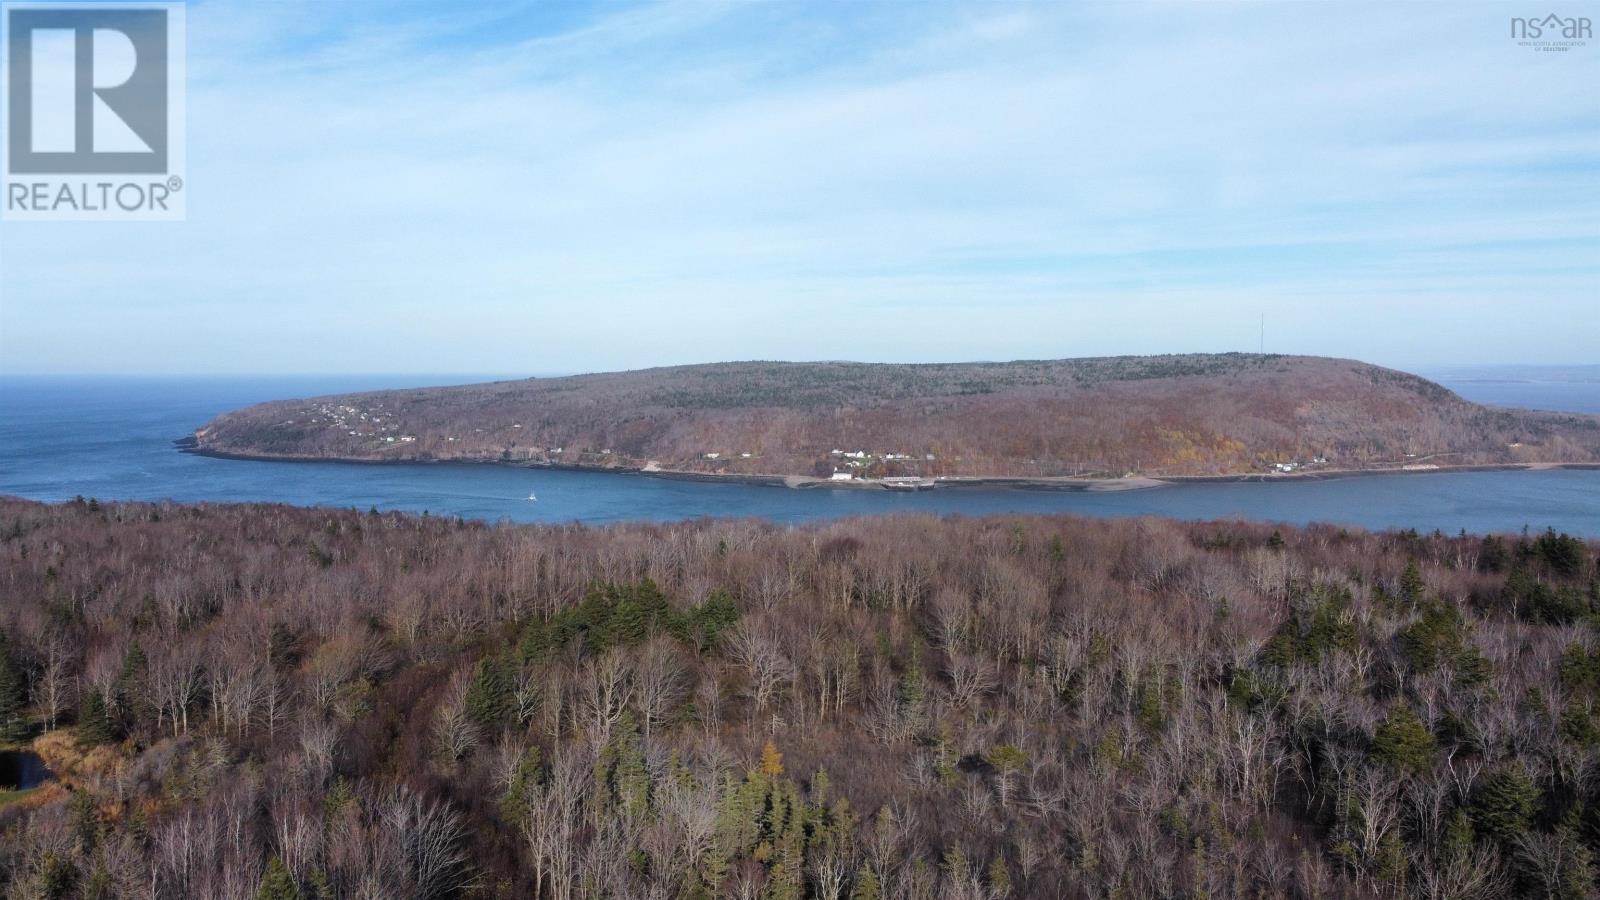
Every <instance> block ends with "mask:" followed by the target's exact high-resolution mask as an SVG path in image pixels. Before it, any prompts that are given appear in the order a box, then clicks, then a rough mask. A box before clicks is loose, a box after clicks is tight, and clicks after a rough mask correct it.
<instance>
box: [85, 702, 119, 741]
mask: <svg viewBox="0 0 1600 900" xmlns="http://www.w3.org/2000/svg"><path fill="white" fill-rule="evenodd" d="M116 739H117V727H116V723H114V722H112V721H111V714H110V713H109V712H108V711H107V710H106V701H105V698H104V697H102V696H101V695H100V692H99V691H98V690H91V691H89V693H88V695H87V696H85V697H84V698H83V708H82V709H81V710H79V712H78V741H79V742H80V743H82V744H85V745H88V746H90V747H94V746H98V745H100V744H109V743H111V742H112V741H114V740H116Z"/></svg>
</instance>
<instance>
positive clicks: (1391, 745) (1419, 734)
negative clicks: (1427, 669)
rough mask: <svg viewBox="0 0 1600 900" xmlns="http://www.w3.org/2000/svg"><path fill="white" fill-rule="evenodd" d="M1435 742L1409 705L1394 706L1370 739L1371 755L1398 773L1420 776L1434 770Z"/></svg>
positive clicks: (1436, 746) (1399, 704)
mask: <svg viewBox="0 0 1600 900" xmlns="http://www.w3.org/2000/svg"><path fill="white" fill-rule="evenodd" d="M1437 749H1438V742H1437V741H1435V740H1434V737H1433V735H1432V734H1430V733H1429V732H1428V729H1427V728H1426V727H1425V726H1424V725H1423V724H1422V720H1421V719H1419V718H1417V714H1416V713H1415V712H1413V711H1412V709H1411V707H1410V705H1408V704H1406V703H1403V702H1401V703H1396V704H1394V705H1393V706H1391V707H1389V714H1388V715H1387V716H1385V717H1384V719H1383V721H1382V722H1380V723H1379V724H1378V729H1377V732H1376V733H1375V734H1374V735H1373V736H1372V755H1373V756H1374V757H1376V758H1377V759H1378V760H1379V761H1380V762H1382V763H1383V764H1384V765H1387V766H1389V767H1390V768H1392V769H1395V770H1397V771H1400V772H1406V773H1412V772H1423V771H1426V770H1427V769H1429V768H1431V767H1432V766H1433V754H1434V751H1436V750H1437Z"/></svg>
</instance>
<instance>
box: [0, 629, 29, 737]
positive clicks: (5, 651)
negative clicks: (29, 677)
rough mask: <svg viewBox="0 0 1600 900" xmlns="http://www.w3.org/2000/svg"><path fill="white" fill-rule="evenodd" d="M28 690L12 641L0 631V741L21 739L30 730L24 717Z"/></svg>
mask: <svg viewBox="0 0 1600 900" xmlns="http://www.w3.org/2000/svg"><path fill="white" fill-rule="evenodd" d="M27 700H28V697H27V692H26V689H25V686H24V684H23V680H22V668H21V667H20V666H19V665H17V661H16V659H15V657H14V656H13V654H12V650H11V642H10V641H9V640H8V639H7V638H6V636H5V634H3V633H0V742H6V741H20V740H22V739H23V738H24V737H25V736H26V735H27V731H28V723H27V721H26V720H25V719H24V718H23V707H24V706H25V705H26V704H27Z"/></svg>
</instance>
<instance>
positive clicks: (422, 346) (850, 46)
mask: <svg viewBox="0 0 1600 900" xmlns="http://www.w3.org/2000/svg"><path fill="white" fill-rule="evenodd" d="M1552 9H1554V10H1555V11H1557V12H1560V13H1562V14H1563V15H1569V16H1570V15H1588V16H1590V17H1591V18H1593V19H1595V20H1596V21H1597V22H1600V3H1594V2H1591V3H1586V4H1585V3H1570V2H1565V0H1562V2H1558V3H1557V4H1556V5H1555V6H1554V7H1552ZM1549 11H1550V10H1547V9H1545V8H1544V7H1543V6H1540V7H1537V8H1534V7H1529V6H1528V5H1527V3H1526V2H1516V3H1510V4H1500V3H1475V2H1468V3H1444V2H1439V3H1394V2H1386V3H1380V4H1351V3H1313V2H1283V3H1270V4H1269V3H1248V4H1234V3H1223V2H1204V3H1199V2H1196V3H1182V4H1153V3H1104V4H1100V3H1091V4H1079V3H1074V4H1068V3H1041V4H1010V3H985V4H977V5H947V4H935V3H920V2H919V3H910V2H906V3H898V2H895V3H891V2H876V3H865V4H845V3H824V4H804V5H802V4H799V3H793V4H790V3H776V2H769V3H743V4H718V3H710V2H698V0H697V2H686V3H666V4H637V5H632V4H630V5H623V4H605V5H588V4H550V3H538V4H526V5H517V4H508V3H484V4H482V5H474V4H467V3H449V4H421V3H405V2H400V3H390V2H372V3H367V2H361V0H338V2H332V0H328V2H262V3H242V2H230V3H220V2H197V3H192V4H191V5H190V6H189V13H188V95H189V96H188V115H187V130H188V159H189V165H188V168H189V177H188V179H187V181H188V187H187V188H186V190H187V192H188V194H187V196H188V220H187V222H184V223H181V224H116V225H103V224H94V223H49V224H36V223H25V224H22V223H4V224H0V372H107V373H153V372H161V373H177V372H196V373H251V372H262V373H267V372H271V373H278V372H285V373H288V372H419V371H429V372H444V371H471V372H487V371H495V372H506V373H519V372H527V373H534V372H558V371H587V370H599V369H614V368H635V367H640V366H647V365H658V364H669V363H681V362H705V361H714V360H724V359H749V358H783V359H823V358H848V359H862V360H883V361H918V360H961V359H1009V358H1022V357H1029V358H1037V357H1063V356H1084V355H1103V354H1118V353H1158V352H1174V351H1220V350H1253V349H1254V348H1255V346H1256V342H1257V329H1258V327H1259V317H1260V315H1261V314H1262V313H1265V314H1266V317H1267V348H1268V349H1269V350H1274V351H1282V352H1296V353H1315V354H1324V355H1334V356H1348V357H1357V358H1362V359H1367V360H1371V361H1374V362H1380V363H1385V364H1391V365H1400V366H1411V367H1420V366H1428V365H1437V364H1442V363H1477V362H1486V363H1492V362H1564V363H1575V362H1600V91H1597V90H1596V89H1595V86H1596V85H1597V84H1600V43H1597V42H1595V41H1591V42H1590V44H1589V46H1588V47H1585V48H1580V49H1579V50H1576V51H1573V52H1569V53H1537V52H1533V51H1531V50H1529V49H1527V48H1525V47H1519V46H1517V45H1516V43H1515V42H1514V41H1512V40H1511V39H1510V38H1509V24H1508V22H1509V18H1510V17H1511V16H1517V15H1522V16H1527V15H1533V14H1535V13H1537V14H1540V15H1542V14H1544V13H1547V12H1549Z"/></svg>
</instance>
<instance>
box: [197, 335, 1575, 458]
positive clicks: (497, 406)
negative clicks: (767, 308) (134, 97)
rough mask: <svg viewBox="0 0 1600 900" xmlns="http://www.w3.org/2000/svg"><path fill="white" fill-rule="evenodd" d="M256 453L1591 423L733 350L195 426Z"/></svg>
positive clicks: (1103, 449) (850, 446)
mask: <svg viewBox="0 0 1600 900" xmlns="http://www.w3.org/2000/svg"><path fill="white" fill-rule="evenodd" d="M195 439H196V443H197V446H198V448H199V449H200V450H202V451H207V452H215V453H227V454H236V455H242V456H265V457H271V456H276V457H310V458H328V459H350V460H363V461H376V460H396V461H402V460H499V461H507V462H529V463H543V464H560V465H580V466H595V467H645V466H647V465H651V464H654V465H655V466H657V467H660V468H664V469H675V470H686V471H704V472H729V473H768V474H804V475H824V476H825V475H828V474H830V473H832V472H834V471H850V472H853V473H855V474H857V475H905V474H920V475H965V476H1019V477H1045V476H1059V475H1086V476H1090V475H1099V476H1104V475H1123V474H1126V473H1129V472H1138V473H1141V474H1149V475H1208V474H1233V473H1246V472H1261V471H1268V470H1281V469H1282V468H1283V467H1290V468H1292V469H1293V470H1296V471H1301V470H1315V469H1318V468H1339V469H1351V468H1370V467H1385V466H1397V465H1459V464H1478V463H1513V462H1594V461H1600V418H1596V417H1592V416H1578V415H1556V414H1547V413H1532V412H1526V411H1520V410H1499V409H1490V408H1486V407H1482V406H1478V405H1476V404H1472V403H1468V402H1466V401H1464V400H1462V399H1461V398H1459V397H1457V396H1456V395H1454V394H1453V393H1451V392H1450V391H1448V390H1446V389H1444V388H1442V387H1440V386H1439V385H1437V384H1434V383H1432V382H1429V381H1426V380H1424V379H1422V378H1418V377H1416V376H1414V375H1409V374H1406V373H1403V372H1397V371H1394V370H1391V369H1383V368H1380V367H1377V366H1371V365H1367V364H1365V363H1360V362H1355V361H1351V360H1339V359H1324V358H1318V357H1292V356H1272V355H1255V354H1220V355H1199V354H1197V355H1182V356H1155V357H1112V358H1100V359H1078V360H1054V361H1022V362H1009V363H960V364H933V365H887V364H862V363H781V362H779V363H771V362H741V363H719V364H712V365H700V366H681V367H674V368H662V369H647V370H642V371H636V372H617V373H605V374H595V375H578V376H572V377H566V378H537V379H528V380H524V381H506V382H495V383H490V384H476V385H464V386H456V387H448V388H418V389H413V390H394V391H377V392H371V393H361V394H348V395H339V396H330V397H319V398H314V399H309V400H283V401H275V402H272V403H264V404H260V405H258V406H253V407H249V408H247V409H243V410H239V411H237V412H232V413H228V414H226V415H223V416H220V417H218V418H217V419H215V420H214V421H212V422H210V423H209V424H207V425H206V426H204V427H203V428H201V429H199V430H198V431H197V432H196V433H195Z"/></svg>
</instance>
